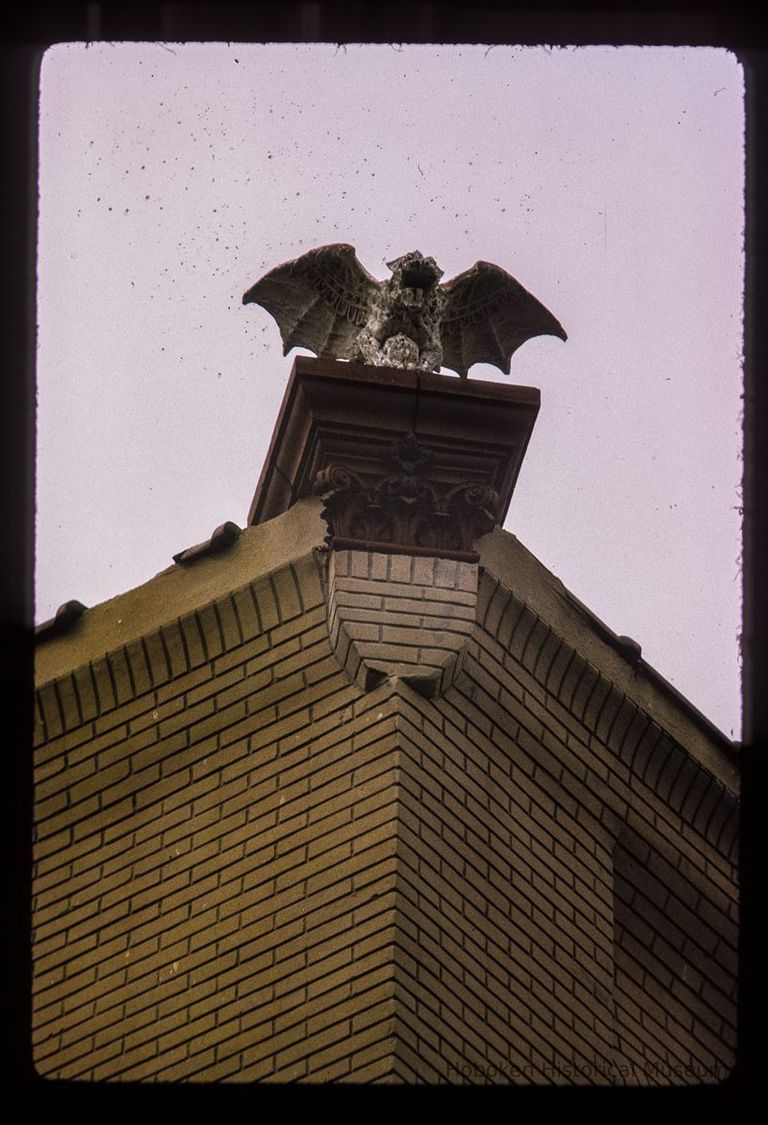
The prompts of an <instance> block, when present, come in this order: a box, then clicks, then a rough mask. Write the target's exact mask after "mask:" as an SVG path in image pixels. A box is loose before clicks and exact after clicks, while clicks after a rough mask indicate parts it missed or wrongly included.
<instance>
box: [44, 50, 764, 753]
mask: <svg viewBox="0 0 768 1125" xmlns="http://www.w3.org/2000/svg"><path fill="white" fill-rule="evenodd" d="M329 242H350V243H352V244H353V245H354V246H355V247H356V249H357V253H358V257H359V258H360V260H361V262H362V263H363V265H364V266H365V267H366V268H367V269H368V271H369V272H371V273H372V274H374V275H375V276H376V277H379V278H384V277H386V276H388V271H387V269H386V266H385V264H384V263H385V262H386V261H387V260H391V259H392V258H394V257H397V256H399V255H401V254H403V253H405V252H407V251H409V250H413V249H419V250H421V251H422V252H423V253H424V254H428V255H432V256H433V257H435V258H436V260H437V262H438V264H439V265H440V266H441V267H442V269H443V270H444V271H445V276H444V279H443V280H448V279H449V278H450V277H452V276H454V275H455V274H456V273H459V272H461V271H463V270H465V269H467V268H468V267H469V266H471V265H472V264H473V263H474V262H475V261H477V260H478V259H485V260H487V261H491V262H495V263H497V264H498V265H500V266H502V267H503V268H504V269H506V270H508V271H509V272H510V273H512V274H513V275H514V276H515V277H516V278H517V279H518V280H519V281H520V282H521V283H522V284H523V285H524V286H525V287H526V288H527V289H529V290H530V291H531V292H532V293H533V294H534V295H535V296H536V297H537V298H538V299H539V300H541V301H542V302H543V303H544V304H545V305H546V306H547V307H548V308H549V309H550V310H551V311H552V312H553V313H554V315H555V316H556V317H557V318H558V319H559V320H560V322H561V323H562V324H563V326H564V328H565V329H566V331H567V333H568V336H569V338H568V341H567V343H565V344H563V343H561V342H560V341H559V340H557V339H555V338H551V337H539V338H538V339H534V340H531V341H529V342H528V343H527V344H525V345H524V346H523V347H522V348H521V349H520V350H519V351H518V352H517V353H516V354H515V356H513V359H512V373H511V376H510V379H511V381H512V382H515V383H518V384H527V385H531V386H535V387H539V388H540V389H541V394H542V407H541V411H540V414H539V418H538V420H537V423H536V426H535V428H534V433H533V437H532V440H531V444H530V446H529V449H528V453H527V456H526V459H525V461H524V463H523V467H522V470H521V473H520V477H519V481H518V485H517V490H516V492H515V495H514V497H513V500H512V504H511V507H510V511H509V515H508V518H507V521H506V524H505V526H506V528H507V529H508V530H510V531H512V532H514V533H515V535H517V536H518V537H519V538H520V539H521V541H522V542H523V543H524V544H525V545H526V546H527V547H528V548H529V549H530V550H531V551H532V552H533V553H534V554H535V555H536V556H537V557H538V558H539V559H540V560H541V561H542V562H543V563H544V564H545V566H547V567H548V568H549V569H550V570H552V571H553V572H554V573H555V574H556V575H557V576H558V577H559V578H561V579H562V581H563V582H564V583H565V585H566V586H567V587H568V588H569V589H570V590H572V592H573V593H574V594H575V595H576V596H577V597H579V598H580V599H581V600H582V601H583V602H585V603H586V604H587V605H588V606H589V607H590V609H592V610H593V611H594V612H595V613H596V614H597V615H598V616H599V617H601V618H602V619H603V620H604V621H605V622H606V623H607V624H608V625H609V626H610V627H611V628H613V629H615V630H616V631H617V632H619V633H626V634H629V635H630V636H632V637H634V638H635V639H636V640H637V641H639V642H640V644H641V645H642V648H643V656H644V657H645V658H646V659H647V660H648V661H649V662H650V663H651V664H653V665H654V666H655V667H656V669H657V670H658V671H659V672H660V673H661V674H662V675H664V676H665V677H666V678H667V679H669V680H670V681H671V682H672V683H673V684H674V685H675V686H676V687H677V688H678V690H680V691H681V692H682V693H683V694H684V695H686V696H687V697H688V698H689V699H690V700H691V702H692V703H693V704H694V705H695V706H696V707H698V708H699V709H700V710H702V711H703V712H704V713H705V714H706V715H707V716H708V717H709V718H710V719H712V721H713V722H715V723H716V724H717V725H718V726H719V727H720V728H721V729H722V730H723V731H724V732H725V733H726V734H727V735H729V736H731V737H738V736H739V735H740V729H741V718H740V710H741V708H740V671H739V650H738V635H739V631H740V608H741V572H740V550H741V546H740V528H741V515H740V510H739V509H740V504H741V499H740V480H741V460H740V448H741V388H742V382H741V359H742V356H741V348H742V334H741V333H742V316H741V306H742V280H743V81H742V73H741V68H740V66H739V64H738V63H737V61H736V60H735V59H734V57H733V56H732V55H730V54H728V53H727V52H726V51H724V50H720V49H710V48H696V49H689V48H651V47H646V48H637V47H623V48H613V47H594V48H575V49H559V48H555V49H548V48H512V47H499V46H494V47H492V48H485V47H475V46H448V47H430V46H403V47H402V48H401V47H389V46H362V47H354V46H351V47H346V48H344V47H336V46H334V45H323V44H318V45H314V46H311V45H296V46H292V45H274V46H258V45H255V46H244V45H242V44H236V45H234V46H228V45H223V44H222V45H217V44H202V45H200V44H188V45H180V44H91V45H89V46H86V45H85V44H68V45H58V46H55V47H53V48H51V49H50V50H49V51H48V52H47V53H46V55H45V57H44V60H43V66H42V78H41V107H40V222H39V257H38V281H39V286H38V294H39V298H38V299H39V306H38V320H39V364H38V416H37V433H38V455H37V548H36V555H37V579H36V582H37V588H36V619H37V620H38V621H40V620H44V619H45V618H47V617H49V616H51V615H52V613H53V612H54V611H55V610H56V608H57V606H59V605H60V604H61V603H63V602H65V601H67V600H69V599H72V598H77V599H79V600H80V601H82V602H84V603H85V604H86V605H95V604H97V603H98V602H100V601H104V600H105V599H107V598H110V597H112V596H114V595H115V594H118V593H121V592H123V591H124V590H126V589H130V588H131V587H133V586H136V585H139V584H141V583H142V582H145V581H147V580H148V579H150V578H151V577H152V576H153V575H154V574H156V573H157V572H158V571H159V570H161V569H163V568H165V567H166V566H168V565H169V564H170V562H171V556H172V555H173V554H174V553H175V552H177V551H179V550H181V549H183V548H184V547H187V546H190V545H191V544H193V543H196V542H199V541H200V540H203V539H205V538H207V537H208V536H209V535H210V533H211V532H212V531H213V529H214V528H215V527H216V526H217V525H218V524H220V523H222V522H223V521H224V520H228V519H229V520H234V521H235V522H236V523H238V524H239V525H240V526H243V525H244V524H245V522H246V518H247V512H248V507H249V504H250V501H251V498H252V495H253V491H254V488H255V486H256V482H257V480H258V476H259V472H260V470H261V466H262V463H263V460H264V456H265V454H266V451H267V447H268V444H269V439H270V436H271V432H272V427H273V424H274V421H275V418H276V415H277V411H278V408H279V405H280V401H281V399H282V395H283V391H284V389H285V385H286V382H287V379H288V375H289V372H290V367H291V357H287V358H284V357H283V356H282V347H281V342H280V338H279V333H278V329H277V326H276V324H275V323H274V321H273V320H272V319H271V318H270V317H269V315H268V314H267V313H266V312H265V311H264V310H262V309H261V308H259V307H257V306H255V305H249V306H247V307H244V306H243V305H242V304H241V298H242V294H243V293H244V292H245V290H246V289H248V288H249V287H250V286H251V285H252V284H253V282H254V281H256V280H257V278H259V277H260V276H261V275H262V274H263V273H264V272H265V271H266V270H268V269H270V268H271V267H273V266H275V265H277V264H278V263H280V262H284V261H286V260H288V259H291V258H294V257H296V256H298V255H299V254H301V253H303V252H305V251H306V250H309V249H311V248H312V247H315V246H319V245H322V244H324V243H329ZM470 377H472V378H492V379H498V380H500V381H501V380H503V379H504V378H505V377H504V376H503V375H501V373H500V372H498V371H497V370H496V369H495V368H492V367H487V366H485V365H478V366H476V367H474V368H473V369H472V370H471V372H470Z"/></svg>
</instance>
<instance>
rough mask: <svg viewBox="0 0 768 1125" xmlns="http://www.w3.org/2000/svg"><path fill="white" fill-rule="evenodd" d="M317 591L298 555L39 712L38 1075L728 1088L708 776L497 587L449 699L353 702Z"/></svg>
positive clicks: (389, 694) (61, 681)
mask: <svg viewBox="0 0 768 1125" xmlns="http://www.w3.org/2000/svg"><path fill="white" fill-rule="evenodd" d="M274 522H275V523H276V522H277V521H274ZM265 526H269V525H265ZM510 549H511V548H510ZM358 561H359V560H358ZM219 565H226V564H225V563H220V564H219ZM325 565H326V562H325V558H324V556H323V555H321V554H311V553H310V554H306V555H304V556H303V557H302V558H300V559H299V560H297V561H295V562H293V563H292V564H290V565H287V566H283V567H281V568H280V569H278V570H276V571H274V572H272V573H267V574H264V575H263V576H262V577H260V578H258V579H255V580H254V581H253V582H251V583H249V584H248V585H246V586H244V587H242V588H239V589H237V590H236V591H235V592H233V593H231V594H227V595H225V596H219V597H217V598H216V599H215V600H214V601H213V602H208V603H207V604H203V605H201V606H200V607H199V608H196V609H195V610H194V611H192V612H189V613H186V614H183V615H182V616H180V617H179V618H178V619H177V620H174V621H172V622H169V623H167V624H164V625H163V627H162V628H161V629H159V630H156V631H154V632H152V631H149V632H146V633H145V634H144V635H143V636H142V637H140V638H139V639H138V640H136V641H132V642H131V643H129V644H128V645H125V646H123V647H120V648H116V649H113V650H112V651H110V652H109V654H108V656H107V657H99V658H94V659H93V660H91V661H90V662H89V663H88V664H86V665H84V666H81V667H78V668H77V669H76V670H75V671H74V673H73V674H71V675H70V674H66V675H60V676H58V677H57V678H56V679H55V680H52V681H50V682H48V683H47V684H44V685H42V686H41V689H40V692H39V700H38V715H37V720H38V722H37V728H38V729H37V739H36V741H37V747H36V752H35V771H36V810H35V811H36V836H35V844H34V851H35V861H36V868H35V883H34V903H33V905H34V939H35V979H34V1058H35V1064H36V1066H37V1068H38V1071H39V1072H40V1073H41V1074H44V1075H50V1076H52V1077H63V1078H85V1079H96V1080H99V1079H145V1080H226V1081H252V1080H269V1081H292V1080H309V1081H331V1080H343V1081H376V1080H379V1081H406V1082H413V1081H426V1082H465V1081H468V1082H473V1083H474V1082H479V1083H482V1082H500V1083H506V1082H510V1081H514V1082H535V1083H553V1082H554V1083H562V1084H568V1083H572V1082H578V1083H599V1084H611V1083H621V1082H630V1083H642V1084H646V1083H647V1084H655V1083H661V1084H665V1083H668V1082H674V1083H678V1082H682V1083H686V1082H698V1081H700V1080H702V1078H703V1080H709V1081H711V1080H713V1077H715V1076H716V1075H717V1074H719V1073H721V1072H723V1071H724V1070H725V1069H726V1068H728V1067H730V1066H731V1065H732V1061H733V1044H734V1019H735V1016H734V1008H733V1001H734V990H735V983H734V982H735V941H736V928H735V925H736V892H735V886H736V871H735V867H734V864H735V848H736V803H735V799H734V796H733V793H732V792H731V791H730V790H729V788H728V787H727V786H726V785H724V784H723V780H722V778H721V777H718V776H716V774H714V773H713V772H712V771H711V770H708V769H705V768H704V767H703V766H702V765H701V763H700V762H699V761H698V760H697V759H693V758H692V757H691V754H690V753H689V751H688V750H687V749H684V748H683V746H682V745H681V743H680V742H679V740H678V739H677V738H676V737H673V736H672V734H670V732H669V730H668V729H667V728H668V727H669V726H670V725H671V724H669V723H665V725H664V726H662V725H660V724H659V722H658V721H657V720H658V717H657V716H653V715H652V714H651V713H649V712H650V709H645V710H644V709H643V707H641V706H639V705H638V703H637V700H636V699H635V698H633V697H632V696H631V695H630V694H629V693H628V691H627V690H626V683H622V682H619V681H620V675H619V673H620V672H621V669H620V668H619V667H618V665H616V666H615V667H614V665H612V664H611V662H610V660H609V659H608V658H607V657H606V658H605V659H603V656H602V655H601V652H602V650H600V648H599V646H598V647H597V648H595V647H594V645H593V646H592V649H591V650H590V652H589V655H590V656H591V657H592V660H593V661H594V662H590V660H588V659H586V657H585V655H584V653H583V651H582V650H581V648H580V647H579V646H576V647H574V645H573V644H571V643H569V640H568V639H567V638H566V637H564V635H563V630H562V629H560V630H558V629H555V628H554V626H553V624H552V621H553V619H554V618H553V615H552V614H550V621H547V619H546V617H544V616H542V614H541V612H540V607H539V611H537V608H536V607H535V606H534V604H533V603H534V600H535V599H534V597H533V594H531V596H527V595H526V596H523V594H521V593H520V592H519V590H518V591H517V592H513V590H512V588H511V586H512V583H509V584H505V582H504V581H500V580H499V579H498V578H496V577H494V575H493V573H492V572H491V571H490V570H488V569H486V570H485V571H484V572H483V573H482V574H481V576H480V581H479V585H478V589H477V595H476V597H477V605H476V614H477V616H476V622H475V625H474V628H473V631H472V633H471V635H469V634H467V635H466V637H465V641H466V651H465V652H464V654H463V662H462V663H461V667H460V669H459V670H457V674H456V675H455V676H454V677H453V679H452V680H451V682H450V683H448V684H444V685H443V686H444V688H445V690H444V691H443V694H441V695H440V694H438V695H436V696H435V697H433V698H425V697H424V695H423V694H420V693H418V692H416V691H414V690H412V688H411V687H409V685H408V684H407V683H405V682H404V681H403V680H402V679H400V678H397V677H395V678H392V679H389V680H384V681H383V682H381V683H379V684H378V686H377V687H375V688H374V689H373V690H370V691H369V692H367V693H366V692H364V690H363V689H362V687H361V686H358V684H356V683H355V682H353V680H352V679H351V678H350V676H349V675H348V674H347V672H346V671H345V670H344V668H343V667H342V666H341V665H340V663H339V661H338V660H337V658H336V656H335V655H334V651H333V648H332V645H331V641H330V639H329V632H328V624H327V613H328V608H327V606H326V601H325V593H324V589H325V586H324V581H323V580H321V579H324V575H325V571H324V568H325ZM376 565H378V564H377V563H376V562H375V560H374V559H370V560H366V562H365V568H366V573H368V574H369V575H370V576H371V577H372V576H373V574H374V569H375V566H376ZM520 574H521V583H522V585H523V586H524V585H525V583H524V582H522V577H523V571H522V569H521V571H520ZM361 577H362V571H361ZM395 577H396V576H394V575H389V579H390V580H394V578H395ZM411 578H413V574H411ZM377 582H378V585H377V587H376V590H375V591H374V593H375V596H376V597H381V596H387V592H386V591H384V590H383V589H382V580H380V579H378V578H377ZM532 589H533V587H532ZM357 593H358V594H360V595H362V596H365V594H366V591H364V590H363V589H362V588H361V589H359V590H357ZM369 593H371V591H369ZM390 593H391V595H392V596H394V595H395V594H398V596H400V595H402V593H403V591H402V590H400V591H394V592H390ZM361 604H362V603H361ZM382 604H383V603H377V604H376V605H373V603H371V605H370V607H369V608H370V612H371V614H372V618H371V620H372V621H373V622H377V620H378V618H377V614H380V613H381V606H382ZM379 624H380V622H379ZM414 627H416V626H414ZM576 635H580V634H579V630H577V631H576ZM571 639H572V638H571ZM577 649H578V651H577ZM616 669H618V671H616ZM607 673H610V675H609V674H607ZM630 679H631V677H630ZM638 692H639V689H638ZM718 1068H720V1070H718Z"/></svg>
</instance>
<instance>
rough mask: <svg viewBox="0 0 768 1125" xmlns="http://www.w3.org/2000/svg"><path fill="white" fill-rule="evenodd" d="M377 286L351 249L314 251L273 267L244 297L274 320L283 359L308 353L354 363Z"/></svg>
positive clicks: (338, 247)
mask: <svg viewBox="0 0 768 1125" xmlns="http://www.w3.org/2000/svg"><path fill="white" fill-rule="evenodd" d="M379 285H380V283H379V282H378V281H376V279H375V278H373V277H371V275H370V274H369V273H368V272H367V271H366V270H365V269H364V268H363V267H362V266H361V265H360V262H359V261H358V260H357V256H356V254H355V248H354V246H349V245H347V244H346V243H338V244H333V245H331V246H319V247H318V248H317V249H316V250H310V251H308V253H306V254H302V256H301V257H300V258H296V259H294V261H292V262H285V263H284V264H283V265H281V266H276V267H275V269H273V270H270V271H269V273H267V274H265V275H264V277H262V278H261V280H260V281H257V282H256V284H255V285H254V286H252V287H251V288H250V289H249V290H248V292H247V293H246V294H245V296H244V297H243V304H244V305H247V304H249V303H251V302H254V303H255V304H257V305H262V306H263V308H265V309H266V310H267V312H269V313H271V314H272V316H273V317H274V318H275V320H276V321H277V326H278V328H279V329H280V335H281V336H282V339H283V355H287V354H288V352H289V351H290V350H291V348H295V347H302V348H309V350H310V351H313V352H315V354H316V355H318V356H321V357H330V358H333V359H354V358H355V352H356V348H355V341H356V339H357V336H358V333H359V332H360V330H361V328H363V327H364V325H365V324H366V322H367V320H368V313H369V310H370V305H371V302H372V300H373V298H374V296H375V294H376V293H377V292H378V289H379Z"/></svg>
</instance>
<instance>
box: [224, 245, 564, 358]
mask: <svg viewBox="0 0 768 1125" xmlns="http://www.w3.org/2000/svg"><path fill="white" fill-rule="evenodd" d="M387 265H388V267H389V269H390V270H391V271H392V277H391V278H390V279H389V280H388V281H377V280H376V278H374V277H371V275H370V274H369V273H368V272H367V270H365V269H364V268H363V267H362V266H361V264H360V262H359V261H358V260H357V256H356V254H355V249H354V247H353V246H349V245H347V244H345V243H339V244H334V245H331V246H319V247H318V248H317V249H316V250H310V251H309V252H308V253H306V254H302V256H301V257H300V258H296V259H295V260H294V261H292V262H286V263H285V264H284V265H282V266H277V267H276V268H275V269H273V270H270V272H269V273H267V274H265V275H264V277H262V278H261V280H260V281H257V282H256V284H255V285H254V286H253V287H252V288H251V289H249V290H248V292H247V293H246V294H245V296H244V297H243V304H249V303H251V302H255V303H256V304H258V305H262V306H263V307H264V308H265V309H266V310H267V311H268V312H269V313H271V314H272V316H273V317H274V318H275V320H276V321H277V324H278V327H279V329H280V334H281V336H282V339H283V355H287V354H288V352H289V351H290V349H291V348H294V347H304V348H309V349H310V351H313V352H315V354H316V355H318V356H321V357H328V358H333V359H347V360H362V361H363V362H364V363H370V364H374V365H376V366H386V367H408V368H415V369H418V370H422V371H439V369H440V367H441V366H442V367H448V368H450V369H451V370H452V371H456V372H457V373H458V374H459V375H461V376H462V378H466V376H467V372H468V370H469V368H470V367H471V365H472V364H473V363H491V364H493V365H494V366H496V367H498V368H500V369H501V370H502V371H503V372H504V373H505V375H508V374H509V365H510V360H511V358H512V354H513V352H515V351H516V350H517V348H519V347H520V345H521V344H524V343H525V341H526V340H529V339H530V338H531V337H532V336H559V338H560V339H561V340H565V339H566V335H565V332H564V331H563V328H562V326H561V325H560V323H559V322H558V321H557V320H556V319H555V318H554V316H552V314H551V313H550V312H548V310H547V309H545V308H544V306H543V305H542V304H541V303H540V302H539V301H537V300H536V298H535V297H533V296H531V294H530V293H529V292H528V291H527V290H526V289H524V288H523V287H522V285H521V284H520V283H519V282H518V281H515V279H514V278H513V277H511V276H510V274H508V273H507V272H506V271H505V270H503V269H501V268H500V267H499V266H494V265H492V264H491V263H490V262H476V263H475V265H474V266H472V268H471V269H469V270H466V271H465V272H464V273H461V274H459V275H458V276H457V277H454V278H453V279H452V280H451V281H448V282H446V283H445V284H444V285H441V284H440V278H441V277H442V276H443V271H442V270H441V269H440V268H439V266H438V265H437V263H436V262H435V260H434V258H425V257H424V256H423V255H422V254H421V253H420V252H419V251H418V250H414V251H412V252H411V253H410V254H405V255H404V256H403V257H402V258H396V259H395V261H393V262H388V263H387Z"/></svg>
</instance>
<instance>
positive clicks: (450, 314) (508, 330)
mask: <svg viewBox="0 0 768 1125" xmlns="http://www.w3.org/2000/svg"><path fill="white" fill-rule="evenodd" d="M441 289H443V291H444V292H445V295H446V303H445V309H444V311H443V318H442V322H441V327H440V338H441V343H442V347H443V366H444V367H450V368H451V370H452V371H456V372H458V374H459V375H461V377H462V378H466V376H467V372H468V370H469V368H470V367H471V366H472V364H473V363H492V364H493V365H494V366H495V367H499V368H500V369H501V370H502V371H503V372H504V374H505V375H509V364H510V360H511V358H512V354H513V352H515V351H516V350H517V348H519V347H520V345H521V344H524V343H525V341H526V340H530V338H531V337H532V336H559V338H560V339H561V340H565V339H567V337H566V334H565V331H564V330H563V327H562V325H561V324H560V322H559V321H557V320H556V319H555V317H554V316H553V315H552V313H551V312H549V311H548V310H547V309H545V308H544V306H543V305H542V304H541V302H540V301H537V300H536V298H535V297H533V296H532V295H531V294H530V293H529V292H528V290H527V289H524V288H523V287H522V285H521V284H520V282H519V281H515V279H514V277H512V276H511V275H510V274H508V273H507V272H506V270H503V269H500V268H499V266H494V265H492V264H491V263H490V262H476V263H475V265H474V266H473V267H472V269H469V270H466V271H465V272H464V273H460V274H459V275H458V277H454V278H452V280H451V281H448V282H446V284H445V285H442V286H441Z"/></svg>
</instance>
